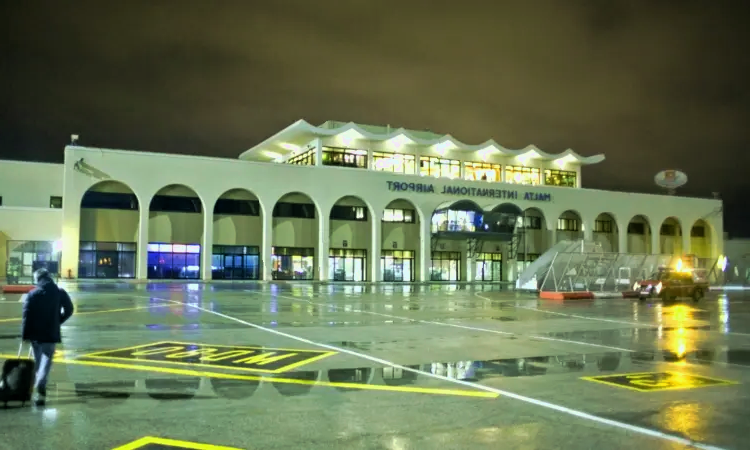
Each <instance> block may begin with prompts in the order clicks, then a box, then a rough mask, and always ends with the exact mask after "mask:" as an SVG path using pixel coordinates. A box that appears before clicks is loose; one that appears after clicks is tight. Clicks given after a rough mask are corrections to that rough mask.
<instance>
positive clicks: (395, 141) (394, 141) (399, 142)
mask: <svg viewBox="0 0 750 450" xmlns="http://www.w3.org/2000/svg"><path fill="white" fill-rule="evenodd" d="M386 142H387V144H388V146H389V147H391V148H393V149H396V150H401V149H402V148H403V147H404V145H409V144H413V143H414V141H412V140H411V139H409V138H408V137H406V136H405V135H403V134H399V135H398V136H395V137H392V138H390V139H388V140H387V141H386Z"/></svg>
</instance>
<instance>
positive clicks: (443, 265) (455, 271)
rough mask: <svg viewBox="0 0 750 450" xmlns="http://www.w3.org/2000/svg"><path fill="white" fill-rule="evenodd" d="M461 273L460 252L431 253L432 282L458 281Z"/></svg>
mask: <svg viewBox="0 0 750 450" xmlns="http://www.w3.org/2000/svg"><path fill="white" fill-rule="evenodd" d="M460 273H461V252H433V253H432V271H431V272H430V280H432V281H458V280H459V277H460Z"/></svg>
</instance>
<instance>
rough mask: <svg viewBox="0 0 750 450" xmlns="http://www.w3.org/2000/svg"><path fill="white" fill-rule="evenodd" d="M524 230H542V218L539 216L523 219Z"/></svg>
mask: <svg viewBox="0 0 750 450" xmlns="http://www.w3.org/2000/svg"><path fill="white" fill-rule="evenodd" d="M523 228H525V229H527V230H541V229H542V218H541V217H537V216H525V217H524V218H523Z"/></svg>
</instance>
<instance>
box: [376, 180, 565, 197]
mask: <svg viewBox="0 0 750 450" xmlns="http://www.w3.org/2000/svg"><path fill="white" fill-rule="evenodd" d="M387 183H388V190H389V191H394V192H417V193H420V194H443V195H459V196H461V197H483V198H497V199H502V200H526V201H532V202H551V201H552V194H550V193H549V192H531V191H526V192H521V191H517V190H509V189H493V188H481V187H479V188H478V187H466V186H447V185H446V186H442V190H440V189H436V188H435V185H434V184H432V183H404V182H399V181H388V182H387Z"/></svg>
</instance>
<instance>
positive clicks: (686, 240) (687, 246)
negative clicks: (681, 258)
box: [682, 228, 692, 255]
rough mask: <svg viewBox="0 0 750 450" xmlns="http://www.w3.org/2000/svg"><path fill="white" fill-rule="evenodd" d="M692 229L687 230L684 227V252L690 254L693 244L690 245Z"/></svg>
mask: <svg viewBox="0 0 750 450" xmlns="http://www.w3.org/2000/svg"><path fill="white" fill-rule="evenodd" d="M690 231H691V230H689V229H688V230H685V229H684V228H683V229H682V254H683V255H689V254H690V252H691V250H692V249H691V245H690Z"/></svg>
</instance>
